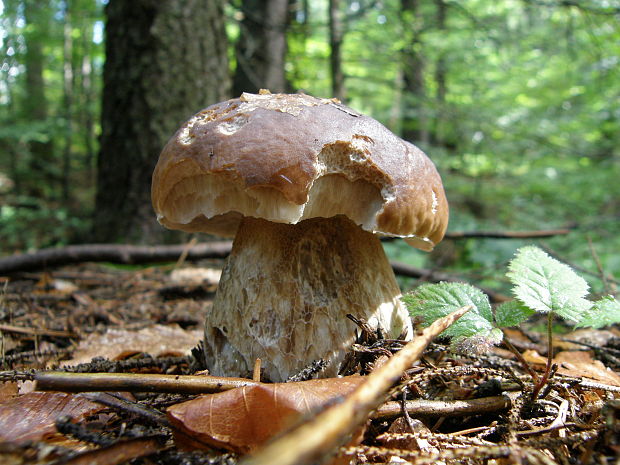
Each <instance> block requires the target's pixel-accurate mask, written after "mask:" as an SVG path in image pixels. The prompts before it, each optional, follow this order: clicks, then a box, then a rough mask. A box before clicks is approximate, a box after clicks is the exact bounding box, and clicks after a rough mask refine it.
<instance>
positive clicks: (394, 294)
mask: <svg viewBox="0 0 620 465" xmlns="http://www.w3.org/2000/svg"><path fill="white" fill-rule="evenodd" d="M399 297H400V290H399V288H398V285H397V283H396V280H395V278H394V273H393V271H392V268H391V267H390V264H389V262H388V260H387V258H386V256H385V253H384V252H383V247H382V246H381V243H380V241H379V239H377V237H375V236H374V235H373V234H371V233H369V232H366V231H364V230H362V229H361V228H360V227H358V226H357V225H355V224H354V223H353V222H352V221H350V220H349V219H347V218H346V217H344V216H337V217H333V218H315V219H309V220H304V221H302V222H300V223H298V224H295V225H289V224H281V223H272V222H269V221H265V220H260V219H255V218H245V219H244V220H243V221H242V223H241V226H240V228H239V231H238V233H237V236H236V238H235V241H234V243H233V249H232V252H231V254H230V256H229V258H228V261H227V263H226V266H225V268H224V271H223V273H222V278H221V280H220V285H219V287H218V290H217V294H216V297H215V301H214V303H213V307H212V309H211V310H210V312H209V314H208V316H207V319H206V326H205V355H206V360H207V365H208V366H209V368H210V370H211V372H212V374H214V375H226V376H246V375H248V374H249V373H251V371H252V366H253V365H254V361H255V359H256V358H261V359H262V363H263V367H264V369H265V372H264V374H265V376H266V377H267V378H269V379H270V380H272V381H282V380H285V379H286V378H287V377H289V376H290V375H292V374H294V373H296V372H297V371H299V370H300V369H302V368H304V367H305V366H306V365H308V364H309V363H311V362H312V361H314V360H317V359H321V358H322V359H325V360H326V361H328V362H329V363H330V365H329V367H328V368H327V369H326V370H325V372H324V373H323V374H322V375H323V376H332V375H335V374H336V372H337V369H338V363H339V362H340V361H341V360H342V358H343V356H344V353H345V351H346V349H347V348H349V347H350V345H351V343H352V342H353V341H354V338H355V331H356V326H355V325H354V324H353V322H351V321H350V320H349V319H348V318H346V314H347V313H351V314H353V315H354V316H356V317H358V318H363V319H365V320H367V321H368V322H369V323H370V324H371V325H373V326H375V327H376V326H380V327H381V328H382V329H383V330H384V332H385V333H386V335H387V336H388V337H397V336H398V335H400V334H401V333H402V332H403V331H404V332H405V333H406V334H407V335H408V336H411V333H412V330H411V323H410V320H409V317H408V315H407V312H406V310H405V309H404V307H403V305H402V303H401V302H400V300H399Z"/></svg>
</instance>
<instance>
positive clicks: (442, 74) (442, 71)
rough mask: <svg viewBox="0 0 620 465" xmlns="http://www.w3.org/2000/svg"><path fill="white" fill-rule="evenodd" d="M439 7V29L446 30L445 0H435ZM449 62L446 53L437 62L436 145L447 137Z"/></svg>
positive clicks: (434, 134) (434, 138) (434, 123)
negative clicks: (447, 62)
mask: <svg viewBox="0 0 620 465" xmlns="http://www.w3.org/2000/svg"><path fill="white" fill-rule="evenodd" d="M435 5H436V8H437V12H436V15H437V16H436V18H437V29H438V30H439V31H442V32H445V31H446V10H447V5H446V2H445V0H435ZM446 75H447V64H446V57H445V53H444V52H442V53H440V54H439V57H438V58H437V61H436V62H435V83H436V85H437V93H436V94H435V102H436V105H435V106H436V109H435V117H434V122H433V143H434V144H436V145H445V144H446V140H445V139H446V138H445V135H444V128H445V126H446V124H447V122H446V116H447V111H446V94H447V93H448V84H447V81H446Z"/></svg>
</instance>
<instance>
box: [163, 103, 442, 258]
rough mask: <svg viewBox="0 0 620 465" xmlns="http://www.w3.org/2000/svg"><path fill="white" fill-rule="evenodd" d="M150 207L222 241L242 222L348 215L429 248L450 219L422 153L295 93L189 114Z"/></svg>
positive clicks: (368, 122)
mask: <svg viewBox="0 0 620 465" xmlns="http://www.w3.org/2000/svg"><path fill="white" fill-rule="evenodd" d="M152 200H153V206H154V208H155V211H156V213H157V217H158V220H159V221H160V223H161V224H163V225H164V226H166V227H168V228H171V229H181V230H184V231H189V232H193V231H202V232H208V233H213V234H218V235H223V236H234V235H235V233H236V231H237V229H238V226H239V222H240V221H241V218H242V217H243V216H251V217H256V218H263V219H266V220H269V221H273V222H276V223H291V224H296V223H298V222H299V221H301V220H304V219H309V218H314V217H331V216H336V215H346V216H347V217H349V218H350V219H351V220H353V221H354V222H355V223H356V224H358V225H360V226H361V227H362V228H364V229H365V230H367V231H370V232H374V233H378V234H382V235H388V236H397V237H404V238H405V239H406V240H407V242H409V243H410V244H411V245H413V246H415V247H418V248H421V249H424V250H430V249H432V248H433V246H434V245H435V244H437V243H438V242H439V241H441V239H442V238H443V235H444V233H445V230H446V227H447V222H448V203H447V201H446V197H445V194H444V190H443V186H442V183H441V178H440V177H439V174H438V173H437V170H436V169H435V166H434V165H433V163H432V162H431V161H430V160H429V159H428V157H427V156H426V155H425V154H424V153H423V152H422V151H421V150H419V149H418V148H417V147H415V146H414V145H412V144H410V143H408V142H406V141H403V140H402V139H400V138H399V137H397V136H395V135H394V134H393V133H392V132H390V131H389V130H388V129H387V128H385V127H384V126H383V125H382V124H380V123H379V122H377V121H376V120H374V119H372V118H369V117H367V116H363V115H361V114H359V113H357V112H355V111H354V110H351V109H350V108H348V107H346V106H344V105H342V104H340V103H339V102H338V101H336V100H329V99H319V98H315V97H311V96H308V95H303V94H269V93H261V94H257V95H254V94H245V93H244V94H243V95H242V96H241V97H240V98H237V99H232V100H228V101H226V102H222V103H218V104H215V105H212V106H210V107H208V108H206V109H204V110H202V111H201V112H199V113H197V114H196V115H195V116H193V117H192V118H191V119H190V120H189V121H187V122H186V123H185V124H184V125H183V126H182V127H181V129H179V131H177V133H176V134H175V135H174V136H173V137H172V139H171V140H170V141H169V142H168V144H167V145H166V147H165V148H164V150H163V151H162V153H161V156H160V158H159V162H158V163H157V166H156V168H155V172H154V174H153V184H152Z"/></svg>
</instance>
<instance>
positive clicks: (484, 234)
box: [445, 228, 571, 239]
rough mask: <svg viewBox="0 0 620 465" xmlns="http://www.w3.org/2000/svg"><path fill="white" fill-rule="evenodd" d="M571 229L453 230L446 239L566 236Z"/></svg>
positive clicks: (447, 234)
mask: <svg viewBox="0 0 620 465" xmlns="http://www.w3.org/2000/svg"><path fill="white" fill-rule="evenodd" d="M570 232H571V229H568V228H562V229H549V230H542V231H453V232H447V233H446V235H445V238H446V239H542V238H545V237H554V236H564V235H566V234H569V233H570Z"/></svg>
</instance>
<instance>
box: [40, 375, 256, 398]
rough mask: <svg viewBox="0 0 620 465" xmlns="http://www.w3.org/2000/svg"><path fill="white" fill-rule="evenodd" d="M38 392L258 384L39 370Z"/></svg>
mask: <svg viewBox="0 0 620 465" xmlns="http://www.w3.org/2000/svg"><path fill="white" fill-rule="evenodd" d="M34 379H35V381H36V389H37V390H39V391H62V392H87V391H95V392H99V391H127V392H173V393H179V394H200V393H206V392H220V391H225V390H228V389H234V388H237V387H242V386H249V385H254V384H259V383H257V382H255V381H252V380H251V379H243V378H225V377H218V376H176V375H157V374H155V375H150V374H136V373H67V372H63V371H40V372H38V373H36V374H35V377H34Z"/></svg>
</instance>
